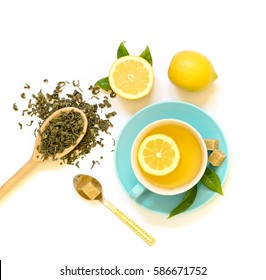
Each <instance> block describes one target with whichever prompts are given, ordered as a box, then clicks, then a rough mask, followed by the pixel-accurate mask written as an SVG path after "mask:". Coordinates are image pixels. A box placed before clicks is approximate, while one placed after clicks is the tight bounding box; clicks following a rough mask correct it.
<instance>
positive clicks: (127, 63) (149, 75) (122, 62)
mask: <svg viewBox="0 0 266 280" xmlns="http://www.w3.org/2000/svg"><path fill="white" fill-rule="evenodd" d="M153 81H154V73H153V69H152V66H151V65H150V63H149V62H148V61H147V60H145V59H144V58H142V57H139V56H132V55H127V56H123V57H121V58H119V59H117V60H116V61H115V62H114V63H113V65H112V66H111V68H110V71H109V84H110V86H111V88H112V90H113V91H114V92H115V93H116V94H117V95H119V96H121V97H123V98H125V99H130V100H134V99H139V98H142V97H144V96H146V95H147V94H148V93H149V92H150V91H151V89H152V86H153Z"/></svg>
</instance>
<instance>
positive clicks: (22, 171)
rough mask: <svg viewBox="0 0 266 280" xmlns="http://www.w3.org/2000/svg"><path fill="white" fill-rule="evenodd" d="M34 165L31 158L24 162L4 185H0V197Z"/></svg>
mask: <svg viewBox="0 0 266 280" xmlns="http://www.w3.org/2000/svg"><path fill="white" fill-rule="evenodd" d="M35 165H36V162H34V161H33V160H32V159H30V160H29V161H28V162H27V163H26V164H24V165H23V166H22V167H21V168H20V169H19V170H18V171H17V172H16V173H15V174H14V175H13V176H12V177H11V178H10V179H9V180H8V181H7V182H6V183H4V185H2V186H1V187H0V199H1V198H2V197H3V196H4V195H5V194H6V193H7V192H8V191H9V190H11V189H12V188H13V187H14V186H15V185H16V183H17V182H18V181H19V180H21V179H22V178H23V177H24V176H25V175H26V174H28V173H29V172H30V171H31V170H32V169H33V167H34V166H35Z"/></svg>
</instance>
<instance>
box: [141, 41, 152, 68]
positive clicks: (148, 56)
mask: <svg viewBox="0 0 266 280" xmlns="http://www.w3.org/2000/svg"><path fill="white" fill-rule="evenodd" d="M140 57H142V58H144V59H146V60H147V61H148V62H149V63H150V65H151V66H152V56H151V52H150V48H149V46H147V47H146V49H145V50H144V51H143V52H142V53H141V54H140Z"/></svg>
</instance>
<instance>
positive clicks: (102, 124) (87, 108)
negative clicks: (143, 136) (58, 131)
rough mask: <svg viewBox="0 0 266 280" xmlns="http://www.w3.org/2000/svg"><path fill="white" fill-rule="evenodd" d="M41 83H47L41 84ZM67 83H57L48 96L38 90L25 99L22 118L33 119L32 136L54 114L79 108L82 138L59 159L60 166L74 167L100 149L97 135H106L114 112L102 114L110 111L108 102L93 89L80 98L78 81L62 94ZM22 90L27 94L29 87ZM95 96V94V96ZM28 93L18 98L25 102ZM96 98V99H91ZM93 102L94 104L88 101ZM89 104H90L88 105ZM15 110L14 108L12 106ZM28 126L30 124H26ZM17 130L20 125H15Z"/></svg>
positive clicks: (99, 139)
mask: <svg viewBox="0 0 266 280" xmlns="http://www.w3.org/2000/svg"><path fill="white" fill-rule="evenodd" d="M44 82H45V84H47V83H48V80H45V81H44ZM69 84H70V83H69V82H64V81H63V82H58V83H57V85H56V87H55V89H54V90H53V92H52V93H45V94H44V93H43V90H40V91H39V92H38V93H37V94H32V95H31V98H30V99H29V100H28V104H27V108H26V109H24V110H22V116H25V115H27V116H29V117H30V118H35V117H37V120H38V127H36V128H35V136H36V133H37V132H38V129H39V127H40V126H41V125H42V123H43V122H44V121H45V120H46V119H47V118H48V117H49V116H50V115H51V114H52V113H53V112H55V111H57V110H59V109H62V108H65V107H75V108H79V109H81V110H82V111H83V112H84V113H85V114H86V116H87V119H88V128H87V132H86V134H85V136H84V137H83V139H82V140H81V142H80V143H79V144H78V145H77V147H76V148H75V149H74V150H72V152H70V153H69V154H67V155H66V156H64V157H63V158H61V160H63V163H66V164H74V163H75V164H76V165H78V160H79V159H80V158H81V159H83V158H84V157H85V156H86V155H87V154H89V153H90V152H91V150H92V149H93V148H94V147H96V146H101V147H103V146H104V144H103V140H104V139H103V138H101V137H100V135H101V133H106V134H110V133H109V131H108V130H109V128H110V127H112V126H113V124H112V123H111V121H110V120H109V118H111V117H113V116H115V115H116V112H114V111H111V112H110V111H109V112H107V113H106V114H105V115H104V114H103V111H104V110H105V109H106V110H110V108H111V103H110V102H109V100H108V97H107V96H106V95H105V96H104V97H103V98H99V97H98V96H96V94H98V93H99V91H97V89H95V87H90V88H89V95H88V96H86V98H84V95H85V94H84V92H83V90H81V88H80V84H79V81H73V83H72V84H73V87H74V88H72V92H71V93H66V92H65V91H64V89H65V87H66V86H67V85H69ZM24 89H25V90H26V91H29V90H30V89H31V87H30V86H29V85H28V84H26V86H25V87H24ZM95 93H96V94H95ZM27 94H28V93H26V94H25V93H24V94H23V95H22V96H23V97H22V98H23V99H24V100H25V99H26V96H27ZM93 97H97V98H93ZM92 99H93V100H96V103H93V102H92ZM89 101H90V102H89ZM15 108H16V111H18V106H17V105H16V106H15ZM30 125H32V121H31V122H30ZM19 126H20V128H22V124H21V123H19Z"/></svg>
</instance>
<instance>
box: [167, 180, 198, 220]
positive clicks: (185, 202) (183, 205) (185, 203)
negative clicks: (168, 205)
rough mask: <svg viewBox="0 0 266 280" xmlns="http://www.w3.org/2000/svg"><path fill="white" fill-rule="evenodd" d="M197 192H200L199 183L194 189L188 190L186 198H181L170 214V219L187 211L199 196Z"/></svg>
mask: <svg viewBox="0 0 266 280" xmlns="http://www.w3.org/2000/svg"><path fill="white" fill-rule="evenodd" d="M197 192H198V188H197V185H195V186H194V187H193V188H192V189H190V190H188V191H187V192H186V195H185V196H184V198H183V199H182V200H181V202H180V203H179V204H178V205H177V206H176V208H175V209H173V210H172V212H171V213H170V214H169V216H168V219H169V218H171V217H173V216H175V215H178V214H180V213H182V212H184V211H186V210H187V209H188V208H189V207H190V206H191V205H192V204H193V202H194V200H195V198H196V196H197Z"/></svg>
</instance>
